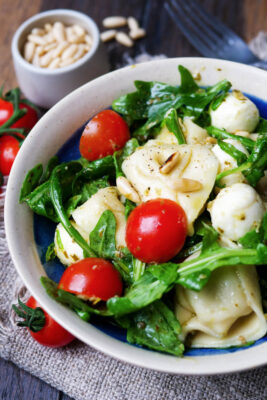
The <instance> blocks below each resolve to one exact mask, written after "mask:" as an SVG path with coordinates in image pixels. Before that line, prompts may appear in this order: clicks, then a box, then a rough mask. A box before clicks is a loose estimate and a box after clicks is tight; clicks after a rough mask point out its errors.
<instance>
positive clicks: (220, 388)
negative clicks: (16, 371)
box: [0, 33, 267, 400]
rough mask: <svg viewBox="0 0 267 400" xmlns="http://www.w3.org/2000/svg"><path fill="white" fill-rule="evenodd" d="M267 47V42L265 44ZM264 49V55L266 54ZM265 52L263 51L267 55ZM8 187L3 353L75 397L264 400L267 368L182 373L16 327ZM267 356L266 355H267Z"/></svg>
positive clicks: (2, 248)
mask: <svg viewBox="0 0 267 400" xmlns="http://www.w3.org/2000/svg"><path fill="white" fill-rule="evenodd" d="M266 38H267V35H266V34H263V33H261V36H260V37H258V39H257V38H256V39H255V40H254V42H253V43H252V47H253V49H254V50H256V51H257V52H258V54H260V55H261V56H262V57H264V56H265V55H266V58H267V53H266V51H265V50H264V49H262V45H261V43H263V44H264V48H265V45H266V43H267V39H266ZM265 49H267V45H266V48H265ZM264 51H265V53H264ZM263 54H264V55H263ZM3 209H4V191H3V193H2V194H1V195H0V289H1V290H0V356H1V357H2V358H4V359H6V360H10V361H12V362H14V363H15V364H16V365H18V366H19V367H20V368H23V369H25V370H26V371H28V372H30V373H32V374H33V375H35V376H37V377H39V378H41V379H43V380H44V381H45V382H47V383H49V384H50V385H52V386H54V387H55V388H57V389H59V390H62V391H63V392H65V393H67V394H68V395H69V396H71V397H73V398H75V399H76V400H174V399H177V400H264V399H267V367H263V368H257V369H254V370H252V371H248V372H243V373H238V374H232V375H217V376H206V377H183V376H176V375H171V374H165V373H160V372H154V371H150V370H146V369H143V368H138V367H134V366H131V365H129V364H126V363H123V362H120V361H117V360H115V359H112V358H110V357H108V356H106V355H104V354H102V353H101V352H98V351H96V350H94V349H93V348H91V347H90V346H87V345H85V344H83V343H81V342H79V341H78V340H77V341H75V342H73V343H72V344H70V345H69V346H66V347H64V348H61V349H50V348H45V347H43V346H40V345H39V344H38V343H37V342H35V341H33V340H32V338H31V336H30V335H29V333H28V332H27V330H26V329H19V328H17V327H16V325H15V320H14V314H13V311H12V308H11V305H12V303H16V302H17V296H18V294H19V295H20V297H21V298H22V299H25V298H27V296H29V294H28V293H27V292H26V290H25V288H24V287H23V285H22V283H21V281H20V279H19V278H18V277H17V273H16V270H15V267H14V265H13V263H12V260H11V258H10V255H9V252H8V248H7V244H6V239H5V231H4V220H3ZM266 358H267V355H266Z"/></svg>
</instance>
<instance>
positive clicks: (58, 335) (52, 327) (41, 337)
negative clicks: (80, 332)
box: [27, 296, 75, 347]
mask: <svg viewBox="0 0 267 400" xmlns="http://www.w3.org/2000/svg"><path fill="white" fill-rule="evenodd" d="M27 306H28V307H30V308H33V309H35V308H37V307H40V304H39V303H38V302H37V301H36V300H35V299H34V297H32V296H31V297H30V298H29V300H28V301H27ZM42 310H43V309H42ZM43 312H44V315H45V324H44V327H43V328H42V329H41V330H39V331H38V332H33V331H31V330H30V329H29V332H30V334H31V336H32V337H33V338H34V339H35V340H36V341H37V342H38V343H40V344H42V345H44V346H48V347H62V346H65V345H67V344H69V343H70V342H72V341H73V340H74V339H75V337H74V336H73V335H72V334H71V333H69V332H68V331H66V329H64V328H62V326H60V325H59V324H58V323H57V322H56V321H55V320H54V319H53V318H52V317H50V315H48V314H47V312H46V311H45V310H43Z"/></svg>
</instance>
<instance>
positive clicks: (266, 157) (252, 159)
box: [243, 136, 267, 186]
mask: <svg viewBox="0 0 267 400" xmlns="http://www.w3.org/2000/svg"><path fill="white" fill-rule="evenodd" d="M248 163H249V164H250V165H249V167H248V168H247V169H246V170H244V172H243V174H244V175H245V177H246V178H247V180H248V182H249V183H250V184H251V185H252V186H256V184H257V183H258V181H259V180H260V178H261V177H263V176H264V171H265V170H266V169H267V136H259V137H258V139H257V141H256V143H255V146H254V148H253V150H252V153H251V155H250V156H249V158H248Z"/></svg>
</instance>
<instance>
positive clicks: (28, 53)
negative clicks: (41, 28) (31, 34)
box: [24, 42, 35, 62]
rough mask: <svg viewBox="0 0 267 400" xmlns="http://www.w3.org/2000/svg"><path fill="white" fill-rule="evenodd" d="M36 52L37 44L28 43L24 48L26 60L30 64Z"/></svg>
mask: <svg viewBox="0 0 267 400" xmlns="http://www.w3.org/2000/svg"><path fill="white" fill-rule="evenodd" d="M34 52H35V44H34V43H32V42H27V43H26V44H25V46H24V58H25V60H27V61H28V62H31V61H32V59H33V56H34Z"/></svg>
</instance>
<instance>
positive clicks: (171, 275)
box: [107, 263, 177, 316]
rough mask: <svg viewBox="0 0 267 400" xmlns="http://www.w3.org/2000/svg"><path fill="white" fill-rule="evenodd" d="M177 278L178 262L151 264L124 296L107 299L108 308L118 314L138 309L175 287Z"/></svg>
mask: <svg viewBox="0 0 267 400" xmlns="http://www.w3.org/2000/svg"><path fill="white" fill-rule="evenodd" d="M176 278H177V264H172V263H167V264H161V265H160V266H159V265H155V266H154V265H150V266H148V267H147V269H146V270H145V272H144V274H143V275H142V276H141V278H139V279H138V281H135V282H134V283H133V284H132V286H130V288H129V290H128V291H127V293H126V295H125V296H124V297H112V298H111V299H109V300H108V301H107V307H108V310H109V311H111V312H112V313H114V314H115V315H118V316H120V315H124V314H128V313H131V312H133V311H137V310H139V309H141V308H143V307H145V306H147V305H149V304H151V303H153V302H154V301H155V300H157V299H160V298H161V297H162V295H163V293H166V292H167V291H169V290H170V289H171V288H172V287H173V284H174V282H175V279H176Z"/></svg>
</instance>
